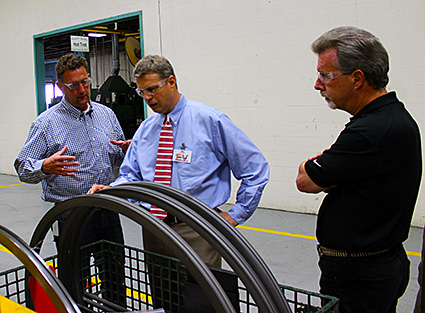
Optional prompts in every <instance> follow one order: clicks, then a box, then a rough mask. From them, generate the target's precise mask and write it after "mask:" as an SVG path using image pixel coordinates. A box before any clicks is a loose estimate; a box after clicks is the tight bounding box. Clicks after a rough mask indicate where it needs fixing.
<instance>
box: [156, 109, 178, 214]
mask: <svg viewBox="0 0 425 313" xmlns="http://www.w3.org/2000/svg"><path fill="white" fill-rule="evenodd" d="M172 159H173V128H172V127H171V123H170V117H169V116H168V115H167V117H166V121H165V123H164V125H163V126H162V128H161V133H160V135H159V145H158V155H157V157H156V166H155V177H154V181H155V182H158V183H161V184H164V185H168V186H170V184H171V165H172ZM151 213H152V214H153V215H155V216H156V217H158V218H159V219H160V220H163V219H164V218H165V217H166V216H167V212H166V211H164V210H162V209H160V208H158V207H156V206H154V205H152V206H151Z"/></svg>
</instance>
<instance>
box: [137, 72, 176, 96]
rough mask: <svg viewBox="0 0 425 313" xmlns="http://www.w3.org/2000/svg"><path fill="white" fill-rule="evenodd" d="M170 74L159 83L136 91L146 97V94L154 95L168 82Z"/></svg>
mask: <svg viewBox="0 0 425 313" xmlns="http://www.w3.org/2000/svg"><path fill="white" fill-rule="evenodd" d="M168 78H170V77H169V76H168V77H167V78H164V79H163V80H161V81H160V82H159V83H158V85H156V86H154V87H150V88H146V89H141V88H137V89H136V92H137V94H138V95H139V96H140V97H142V98H143V97H146V96H153V95H154V94H155V93H156V92H157V91H158V90H159V89H160V88H162V87H164V85H165V83H166V82H167V80H168Z"/></svg>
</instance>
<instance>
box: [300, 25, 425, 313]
mask: <svg viewBox="0 0 425 313" xmlns="http://www.w3.org/2000/svg"><path fill="white" fill-rule="evenodd" d="M312 50H313V52H314V53H316V54H317V55H318V65H317V72H318V79H317V81H316V84H315V86H314V88H315V89H316V90H318V91H320V94H321V95H322V96H323V97H324V98H325V100H326V101H327V103H328V105H329V106H330V107H331V108H333V109H340V110H343V111H346V112H348V113H349V114H351V115H352V117H351V119H350V121H349V122H348V123H347V124H346V125H345V128H344V130H343V131H342V132H341V133H340V135H339V137H338V138H337V140H336V141H335V143H334V144H333V145H332V146H331V147H330V148H329V149H327V150H325V151H324V152H323V153H322V154H321V155H318V156H316V157H314V158H311V159H309V160H307V161H305V162H303V163H301V165H300V166H299V173H298V176H297V180H296V182H297V187H298V189H299V190H300V191H302V192H307V193H319V192H322V191H323V192H326V193H327V195H326V197H325V198H324V200H323V202H322V205H321V207H320V210H319V214H318V219H317V231H316V232H317V239H318V242H319V245H318V251H319V255H320V261H319V266H320V269H321V271H322V275H321V278H320V291H321V293H323V294H328V295H332V296H336V297H338V298H340V300H341V302H340V312H341V313H344V312H357V313H364V312H376V313H384V312H396V306H397V301H398V299H399V298H400V297H401V296H402V295H403V293H404V291H405V290H406V287H407V285H408V281H409V269H410V262H409V260H408V259H407V256H406V253H405V251H404V248H403V245H402V243H403V242H404V241H405V240H406V239H407V236H408V233H409V228H410V222H411V218H412V215H413V210H414V206H415V203H416V199H417V195H418V190H419V185H420V180H421V173H422V157H421V142H420V134H419V130H418V126H417V124H416V122H415V121H414V120H413V119H412V117H411V116H410V114H409V113H408V112H407V110H406V109H405V107H404V105H403V103H401V102H400V101H399V100H398V99H397V97H396V94H395V92H387V91H386V89H385V88H386V85H387V84H388V70H389V61H388V54H387V51H386V50H385V48H384V46H383V45H382V44H381V42H380V41H379V39H378V38H376V37H375V36H374V35H372V34H371V33H369V32H367V31H364V30H362V29H358V28H355V27H338V28H335V29H332V30H330V31H328V32H326V33H325V34H323V35H322V36H320V37H319V38H318V39H316V40H315V41H314V42H313V44H312Z"/></svg>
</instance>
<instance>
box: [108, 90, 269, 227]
mask: <svg viewBox="0 0 425 313" xmlns="http://www.w3.org/2000/svg"><path fill="white" fill-rule="evenodd" d="M169 116H170V119H171V123H172V126H173V137H174V149H175V150H184V151H185V152H186V153H191V160H190V163H189V162H178V161H176V160H173V167H172V174H171V186H172V187H175V188H177V189H179V190H182V191H184V192H186V193H188V194H190V195H192V196H194V197H196V198H197V199H199V200H201V201H203V202H204V203H206V204H207V205H208V206H210V207H212V208H214V207H217V206H220V205H222V204H224V203H225V202H226V201H227V200H228V199H229V197H230V192H231V176H230V175H231V174H230V173H231V172H232V173H233V175H234V177H235V178H236V179H237V180H240V181H241V184H240V187H239V190H238V192H237V197H236V203H235V205H234V206H233V207H232V208H231V209H230V211H229V212H228V213H229V215H230V216H231V217H232V218H233V219H234V220H235V221H236V222H238V223H240V224H241V223H243V222H244V221H245V220H247V219H248V218H249V217H250V216H251V215H252V214H253V213H254V211H255V209H256V208H257V206H258V203H259V202H260V198H261V194H262V192H263V189H264V187H265V186H266V184H267V182H268V180H269V165H268V163H267V161H266V159H265V158H264V156H263V155H262V153H261V152H260V151H259V150H258V148H257V147H256V146H255V145H254V144H253V143H252V141H251V140H250V139H249V138H248V136H246V135H245V133H244V132H243V131H242V130H240V129H239V128H238V127H237V126H236V125H235V124H234V123H233V122H232V121H231V120H230V119H229V118H228V117H227V116H226V115H225V114H224V113H222V112H220V111H218V110H216V109H214V108H212V107H210V106H208V105H206V104H204V103H200V102H195V101H190V100H187V99H186V98H185V97H184V96H183V95H181V97H180V100H179V102H178V103H177V104H176V106H175V107H174V108H173V110H172V111H171V112H170V113H169ZM164 119H165V115H163V114H157V113H155V114H153V115H152V116H150V117H149V118H148V119H147V120H145V121H144V122H143V123H142V124H141V125H140V127H139V129H138V130H137V132H136V133H135V135H134V136H133V140H132V142H131V144H130V146H129V149H128V150H127V153H126V155H125V158H124V161H123V163H122V165H121V167H120V176H119V177H118V178H117V180H116V181H115V182H113V183H112V184H111V185H112V186H116V185H119V184H122V183H125V182H132V181H153V180H154V174H155V164H156V155H157V149H158V142H159V134H160V130H161V126H162V124H163V122H164ZM183 148H184V149H183Z"/></svg>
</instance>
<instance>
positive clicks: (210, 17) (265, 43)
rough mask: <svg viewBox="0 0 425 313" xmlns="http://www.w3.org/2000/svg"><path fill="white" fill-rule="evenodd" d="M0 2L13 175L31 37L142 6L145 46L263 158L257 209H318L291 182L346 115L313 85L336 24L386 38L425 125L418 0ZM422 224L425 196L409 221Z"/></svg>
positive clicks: (6, 156)
mask: <svg viewBox="0 0 425 313" xmlns="http://www.w3.org/2000/svg"><path fill="white" fill-rule="evenodd" d="M0 3H1V10H0V25H1V27H0V36H1V38H2V41H3V42H2V49H1V50H0V72H1V73H2V75H1V77H0V86H2V91H3V92H2V96H1V97H0V138H1V144H2V148H0V172H1V173H7V174H14V169H13V160H14V158H15V157H16V155H17V153H18V151H19V149H20V148H21V146H22V144H23V142H24V140H25V138H26V136H27V133H28V129H29V125H30V123H31V122H32V120H33V119H34V118H35V117H36V104H35V91H34V89H35V87H34V85H35V84H34V64H33V62H34V61H33V60H34V57H33V35H35V34H40V33H44V32H48V31H52V30H55V29H59V28H65V27H69V26H74V25H78V24H82V23H86V22H91V21H96V20H100V19H104V18H108V17H112V16H117V15H120V14H125V13H129V12H134V11H138V10H143V29H144V46H145V54H161V52H162V54H163V55H164V56H166V57H167V58H169V59H170V61H171V62H172V64H173V65H174V67H175V70H176V73H177V78H178V82H179V89H180V91H181V92H183V93H184V94H185V95H186V96H187V97H188V98H191V99H194V100H199V101H203V102H206V103H208V104H210V105H212V106H214V107H216V108H218V109H220V110H222V111H223V112H225V113H227V114H228V115H229V116H230V117H231V118H232V119H233V121H234V122H235V123H236V124H237V125H238V126H240V127H241V128H242V129H243V130H244V131H245V132H246V133H247V134H248V135H249V136H250V137H251V139H252V140H253V141H254V142H255V143H256V144H257V145H258V146H259V148H260V149H261V150H262V151H263V153H264V154H265V156H266V157H267V159H268V161H269V163H270V165H271V181H270V183H269V185H268V186H267V188H266V190H265V192H264V195H263V199H262V202H261V206H262V207H268V208H278V209H285V210H293V211H299V212H310V213H315V212H317V208H318V207H319V204H320V202H321V199H322V196H321V195H308V194H301V193H299V192H298V191H297V190H296V188H295V183H294V180H295V176H296V174H297V167H298V164H299V163H300V162H301V161H303V160H305V159H306V158H308V157H310V156H313V155H315V154H317V153H318V152H320V151H322V150H323V149H324V148H326V147H329V146H330V144H332V142H333V141H334V140H335V138H336V137H337V136H338V134H339V132H340V131H341V130H342V128H343V126H344V124H345V123H346V122H347V121H348V118H349V116H348V114H346V113H344V112H333V111H330V110H329V109H327V106H326V104H325V102H324V101H323V99H322V98H321V97H320V96H319V95H318V93H317V92H316V91H314V90H313V84H314V81H315V68H316V56H315V55H314V54H313V53H312V52H311V51H310V44H311V42H312V41H313V40H314V39H315V38H317V37H318V36H319V35H321V34H322V33H323V32H325V31H327V30H328V29H330V28H332V27H335V26H340V25H354V26H358V27H361V28H365V29H367V30H369V31H371V32H373V33H374V34H376V35H377V36H378V37H379V38H381V40H382V42H383V43H384V45H385V46H386V48H387V49H388V51H389V54H390V62H391V72H390V85H389V90H396V91H397V93H398V96H399V98H400V99H401V100H402V101H403V102H404V103H405V104H406V106H407V108H408V110H409V111H410V112H411V113H412V115H413V116H414V118H415V119H416V121H417V122H418V123H419V125H420V128H421V129H424V126H425V114H424V113H425V112H424V111H425V103H424V102H425V100H424V96H423V95H424V94H425V86H424V84H425V58H424V51H425V49H424V48H425V47H424V44H425V27H424V20H425V16H424V15H425V14H424V13H425V8H424V6H425V4H424V1H423V0H409V1H405V0H392V1H380V0H376V1H372V0H357V1H355V0H328V1H309V0H308V1H307V0H233V1H228V0H215V1H206V0H161V1H160V4H159V5H158V1H157V0H150V1H148V0H137V1H134V0H122V1H119V2H117V1H112V0H103V1H101V2H99V1H96V0H85V1H81V2H80V1H78V2H69V1H46V0H39V1H24V0H14V1H9V0H1V1H0ZM159 7H160V12H159V10H158V8H159ZM160 27H161V30H162V32H161V34H162V38H160V32H159V29H160ZM400 196H403V195H400ZM424 222H425V194H424V192H421V194H420V197H419V200H418V204H417V208H416V212H415V216H414V221H413V225H416V226H423V224H424Z"/></svg>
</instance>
